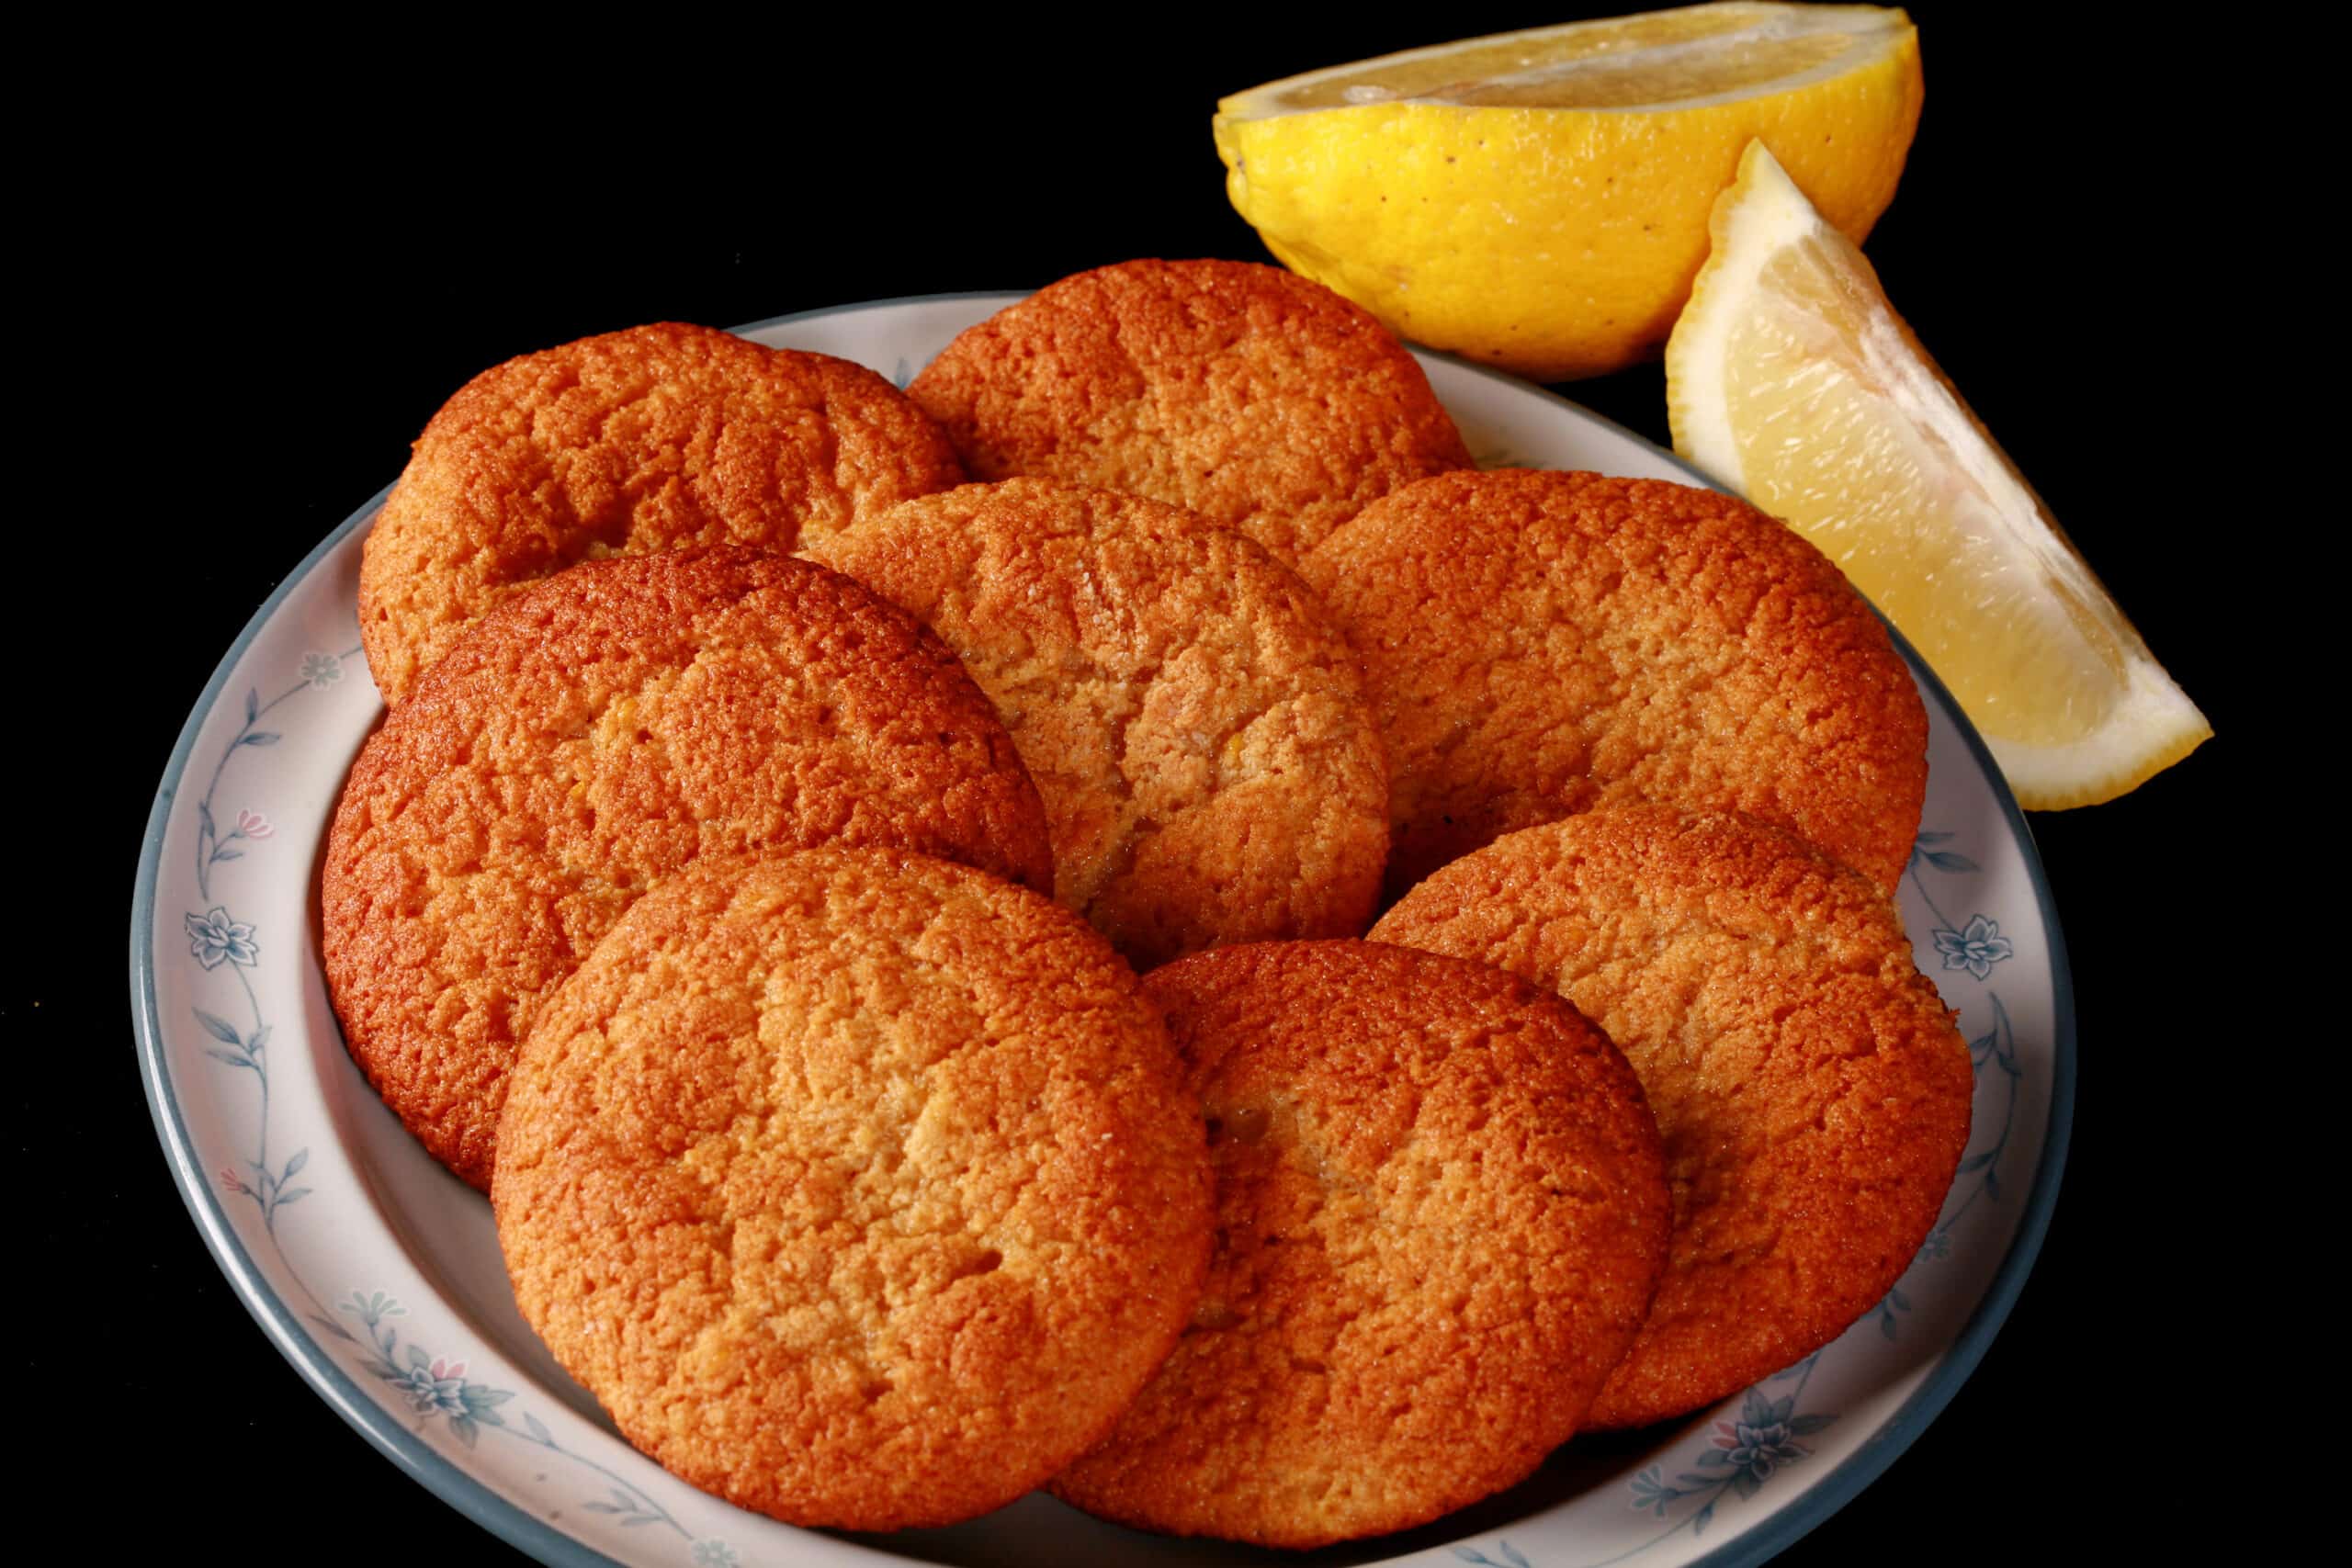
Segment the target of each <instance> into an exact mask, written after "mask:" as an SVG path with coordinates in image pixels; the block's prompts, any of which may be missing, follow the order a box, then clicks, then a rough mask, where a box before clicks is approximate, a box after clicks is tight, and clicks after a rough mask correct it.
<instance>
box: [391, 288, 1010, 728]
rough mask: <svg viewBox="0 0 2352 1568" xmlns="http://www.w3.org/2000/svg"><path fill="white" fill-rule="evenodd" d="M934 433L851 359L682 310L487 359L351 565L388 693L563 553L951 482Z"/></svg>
mask: <svg viewBox="0 0 2352 1568" xmlns="http://www.w3.org/2000/svg"><path fill="white" fill-rule="evenodd" d="M963 477H964V475H963V470H962V469H960V468H957V467H956V455H955V453H954V451H953V450H952V449H951V448H950V447H949V446H948V445H947V439H946V437H945V436H944V435H943V434H940V431H939V427H938V426H936V425H934V424H933V423H931V421H930V420H929V419H927V418H925V417H924V416H923V414H922V411H921V410H919V409H917V408H916V407H915V406H914V405H913V404H912V403H910V402H909V401H908V400H906V398H905V397H904V396H902V395H901V394H900V393H899V390H898V389H896V388H895V387H893V386H891V385H890V383H889V382H888V381H886V380H884V379H883V378H881V377H879V376H876V374H874V372H873V371H871V370H868V369H865V367H862V366H857V365H853V364H851V363H849V361H847V360H845V359H833V358H829V357H828V356H826V355H821V354H798V353H795V352H793V351H791V350H788V349H774V348H763V347H762V346H761V345H759V344H755V343H748V342H746V341H745V340H743V339H742V338H739V337H736V336H734V335H733V334H732V333H722V332H718V331H714V330H713V329H711V328H709V327H690V326H682V325H680V324H678V323H676V322H674V321H672V322H662V323H660V324H657V325H654V326H647V327H636V328H632V329H631V330H629V331H628V332H619V333H605V334H604V335H603V336H601V337H591V338H582V339H581V340H580V341H579V342H577V343H568V344H563V345H562V346H561V347H560V348H550V349H546V350H543V351H542V352H540V353H537V354H526V355H523V356H522V357H521V358H519V359H510V360H508V361H507V362H506V363H505V364H503V365H501V366H498V367H495V368H493V369H490V370H485V371H483V372H482V373H481V375H479V376H477V377H475V378H473V379H472V380H470V381H469V382H467V383H466V385H465V386H464V387H463V388H462V389H459V390H458V394H457V396H455V397H453V398H451V399H450V400H448V401H447V403H445V404H443V405H442V407H441V412H438V413H436V414H435V415H434V416H433V421H432V423H429V424H427V425H426V426H425V427H424V434H423V435H422V436H420V437H418V439H417V443H416V449H415V452H414V454H413V456H412V457H410V458H409V464H408V468H406V470H405V471H403V472H402V473H401V480H400V483H399V485H398V486H397V487H395V488H394V490H393V491H392V493H391V497H390V500H388V501H386V502H384V509H383V511H382V512H381V513H379V514H378V516H377V518H376V521H375V523H374V524H373V525H371V526H370V527H369V528H368V543H367V547H366V549H365V551H364V552H363V554H362V557H361V560H360V567H359V635H360V638H361V641H362V642H363V643H364V645H365V646H366V648H367V651H368V670H369V671H371V672H372V673H373V674H374V675H375V677H376V685H377V687H378V688H379V690H380V691H382V693H383V694H384V700H385V701H387V702H390V703H398V702H400V701H401V700H402V699H404V698H405V697H406V696H407V695H408V694H409V692H410V691H411V690H412V689H413V687H414V686H415V684H416V681H417V676H418V675H419V673H421V672H422V671H423V670H424V667H425V666H427V665H429V664H431V663H432V662H433V661H434V660H436V659H438V658H440V657H441V655H443V654H444V653H446V652H447V651H448V650H449V648H450V646H451V645H452V644H453V643H455V642H456V641H457V639H458V637H459V636H461V635H462V634H463V633H464V631H465V628H466V627H467V626H469V625H470V624H471V623H472V622H473V621H475V620H476V619H478V618H479V617H480V616H481V615H483V614H484V613H486V612H487V611H488V610H489V609H490V608H491V607H492V605H494V604H497V603H498V602H499V601H500V600H501V599H503V598H504V597H505V596H506V595H507V594H509V593H512V592H515V590H516V589H517V588H519V587H521V586H522V585H523V584H525V583H526V582H531V581H536V580H537V579H539V578H542V577H546V576H547V575H548V574H549V573H551V572H557V571H560V570H563V569H564V568H565V567H567V566H570V565H571V564H572V563H573V562H575V561H581V560H593V559H597V558H603V557H605V556H615V555H645V554H648V553H650V552H652V551H655V550H674V549H706V548H709V547H714V546H720V545H758V546H763V547H768V548H772V549H778V550H790V549H792V548H794V547H796V546H797V544H798V543H800V542H801V541H802V540H805V539H809V538H814V537H818V536H821V535H823V534H824V533H825V532H826V531H827V530H829V529H832V528H837V527H839V526H841V525H842V524H843V523H846V522H848V521H849V520H850V519H851V518H852V517H854V516H857V515H860V514H862V513H866V512H869V511H873V510H875V509H876V508H879V507H884V506H888V505H891V504H893V503H895V502H899V501H902V500H904V499H906V498H907V497H909V496H912V495H921V494H922V493H923V492H924V491H933V490H938V489H941V488H942V487H944V486H946V485H952V484H956V483H958V482H959V481H961V480H962V479H963Z"/></svg>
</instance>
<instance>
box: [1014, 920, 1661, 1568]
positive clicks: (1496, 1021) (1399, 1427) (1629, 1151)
mask: <svg viewBox="0 0 2352 1568" xmlns="http://www.w3.org/2000/svg"><path fill="white" fill-rule="evenodd" d="M1144 988H1145V991H1146V993H1147V994H1148V995H1149V996H1150V998H1152V999H1153V1000H1154V1001H1156V1002H1158V1003H1159V1005H1160V1006H1161V1007H1163V1008H1164V1009H1165V1010H1167V1012H1168V1017H1169V1028H1170V1032H1171V1034H1172V1035H1173V1037H1174V1039H1175V1042H1176V1045H1177V1048H1178V1050H1179V1051H1180V1052H1181V1053H1182V1056H1183V1059H1184V1065H1185V1068H1186V1071H1187V1072H1188V1074H1189V1075H1190V1078H1191V1083H1192V1087H1193V1091H1194V1093H1195V1094H1196V1095H1197V1096H1198V1098H1199V1100H1200V1101H1201V1103H1203V1104H1204V1106H1205V1107H1206V1109H1207V1113H1208V1116H1209V1139H1210V1158H1211V1162H1212V1165H1213V1167H1214V1168H1215V1171H1216V1227H1217V1230H1216V1254H1215V1258H1214V1259H1213V1261H1212V1262H1211V1264H1210V1269H1209V1277H1208V1281H1207V1283H1206V1285H1205V1286H1204V1289H1203V1292H1202V1294H1201V1299H1200V1304H1199V1306H1198V1307H1197V1308H1196V1309H1195V1310H1194V1312H1193V1317H1192V1322H1191V1324H1190V1325H1189V1326H1188V1327H1187V1329H1186V1331H1185V1334H1184V1337H1183V1338H1182V1340H1180V1341H1179V1342H1178V1344H1177V1347H1176V1348H1175V1350H1174V1351H1173V1352H1172V1353H1171V1354H1170V1356H1169V1358H1168V1360H1167V1362H1166V1363H1165V1365H1163V1366H1162V1367H1161V1369H1160V1371H1159V1375H1158V1376H1157V1377H1155V1378H1154V1379H1153V1380H1152V1381H1151V1382H1150V1383H1148V1385H1147V1386H1146V1387H1145V1389H1144V1391H1143V1392H1142V1393H1140V1394H1138V1395H1137V1396H1136V1401H1135V1403H1134V1404H1132V1405H1131V1406H1129V1407H1128V1409H1127V1411H1126V1413H1125V1415H1124V1416H1121V1418H1120V1420H1119V1423H1118V1425H1117V1426H1116V1427H1114V1428H1113V1430H1112V1433H1111V1436H1110V1437H1109V1438H1107V1439H1106V1440H1105V1441H1104V1442H1103V1444H1102V1445H1101V1446H1099V1447H1097V1448H1096V1449H1094V1450H1092V1451H1091V1452H1090V1453H1088V1454H1087V1455H1086V1457H1085V1458H1084V1459H1082V1460H1080V1461H1079V1462H1078V1463H1076V1464H1075V1465H1073V1466H1071V1467H1070V1468H1069V1470H1067V1471H1065V1472H1062V1474H1061V1475H1060V1477H1059V1478H1058V1479H1057V1481H1056V1482H1055V1483H1054V1490H1055V1491H1056V1493H1057V1494H1058V1495H1061V1496H1062V1497H1064V1498H1066V1499H1067V1500H1069V1501H1070V1502H1072V1503H1075V1504H1077V1505H1078V1506H1080V1507H1082V1508H1085V1509H1087V1510H1088V1511H1090V1512H1091V1513H1095V1514H1099V1515H1101V1516H1103V1517H1106V1518H1111V1519H1115V1520H1118V1521H1120V1522H1122V1523H1125V1524H1131V1525H1136V1526H1140V1527H1142V1528H1144V1529H1155V1530H1163V1531H1168V1532H1171V1533H1176V1534H1183V1535H1195V1534H1204V1535H1215V1536H1223V1537H1227V1538H1230V1539H1236V1540H1252V1541H1258V1542H1261V1543H1263V1544H1268V1545H1278V1546H1287V1547H1311V1546H1317V1545H1322V1544H1324V1543H1327V1542H1330V1541H1335V1540H1348V1539H1352V1538H1355V1537H1359V1536H1365V1535H1374V1534H1379V1533H1382V1532H1385V1531H1389V1530H1396V1529H1405V1528H1407V1527H1408V1526H1411V1525H1415V1524H1419V1523H1421V1522H1422V1521H1424V1520H1427V1519H1430V1518H1434V1517H1437V1516H1439V1515H1440V1514H1443V1513H1446V1512H1449V1511H1450V1510H1452V1509H1454V1508H1458V1507H1461V1506H1464V1505H1466V1504H1469V1503H1472V1502H1475V1501H1476V1500H1477V1499H1478V1498H1480V1497H1484V1496H1487V1495H1489V1494H1491V1493H1494V1492H1497V1491H1499V1490H1501V1489H1502V1488H1504V1487H1506V1486H1509V1485H1510V1484H1512V1483H1515V1482H1517V1481H1519V1480H1520V1479H1521V1477H1522V1476H1524V1475H1526V1474H1527V1473H1528V1472H1530V1471H1532V1469H1533V1468H1534V1467H1535V1466H1536V1465H1537V1464H1538V1463H1539V1462H1540V1461H1542V1460H1543V1458H1544V1455H1545V1454H1547V1453H1549V1452H1550V1451H1551V1450H1553V1449H1554V1448H1555V1447H1556V1446H1557V1445H1559V1444H1560V1443H1561V1442H1563V1441H1565V1440H1566V1438H1568V1437H1569V1435H1570V1434H1571V1433H1572V1432H1573V1431H1574V1430H1575V1429H1576V1428H1577V1426H1578V1425H1579V1423H1580V1421H1581V1419H1582V1416H1583V1414H1584V1410H1585V1407H1586V1405H1587V1404H1589V1402H1590V1401H1591V1399H1592V1397H1593V1395H1594V1393H1596V1392H1597V1391H1598V1390H1599V1389H1600V1386H1601V1380H1602V1379H1603V1378H1604V1377H1606V1376H1607V1374H1608V1372H1609V1370H1610V1368H1611V1367H1612V1366H1614V1365H1615V1364H1616V1361H1617V1359H1618V1357H1619V1356H1620V1355H1621V1354H1622V1353H1623V1350H1624V1348H1625V1347H1626V1346H1627V1345H1628V1344H1629V1343H1631V1341H1632V1339H1633V1337H1634V1331H1635V1329H1636V1327H1637V1326H1638V1325H1640V1323H1641V1321H1642V1316H1643V1314H1644V1312H1645V1309H1646V1308H1647V1307H1648V1305H1649V1301H1650V1293H1651V1290H1652V1287H1653V1286H1654V1284H1655V1283H1656V1280H1657V1270H1658V1267H1659V1265H1660V1263H1661V1261H1662V1260H1663V1258H1664V1257H1665V1248H1666V1231H1667V1213H1668V1205H1667V1193H1666V1185H1665V1181H1664V1178H1663V1176H1662V1173H1661V1165H1660V1156H1659V1152H1658V1143H1657V1130H1656V1128H1655V1126H1654V1125H1653V1124H1652V1122H1651V1120H1650V1114H1649V1112H1648V1111H1647V1110H1646V1109H1645V1107H1644V1104H1643V1100H1642V1094H1641V1089H1640V1086H1639V1084H1638V1083H1637V1082H1636V1081H1635V1079H1634V1074H1633V1072H1632V1070H1631V1069H1630V1068H1629V1067H1628V1066H1626V1064H1625V1061H1624V1059H1623V1057H1622V1056H1621V1055H1619V1054H1618V1053H1617V1051H1616V1050H1615V1049H1614V1048H1613V1047H1612V1046H1611V1044H1610V1043H1609V1042H1608V1041H1607V1040H1606V1039H1605V1038H1603V1037H1602V1035H1601V1033H1600V1031H1599V1030H1597V1029H1595V1028H1593V1027H1592V1025H1591V1024H1589V1022H1587V1021H1585V1020H1584V1019H1583V1018H1581V1017H1579V1016H1578V1015H1577V1012H1576V1010H1574V1009H1573V1008H1570V1007H1568V1006H1567V1005H1566V1004H1565V1003H1563V1002H1562V1001H1561V1000H1560V999H1559V998H1557V997H1555V996H1553V995H1552V994H1550V993H1549V992H1547V991H1545V990H1544V989H1543V988H1542V987H1538V986H1533V985H1531V984H1529V983H1528V982H1526V981H1524V980H1521V979H1520V978H1518V977H1516V976H1510V975H1507V974H1504V973H1503V972H1501V971H1500V970H1497V969H1492V968H1489V967H1487V966H1486V965H1484V964H1470V963H1464V962H1462V961H1460V960H1457V959H1452V958H1446V957H1442V956H1438V955H1434V954H1430V953H1416V952H1411V951H1408V950H1406V949H1403V948H1397V947H1392V946H1386V945H1383V944H1380V943H1374V942H1281V943H1265V944H1259V945H1252V946H1246V947H1229V948H1216V949H1213V950H1212V951H1210V952H1207V953H1200V954H1197V955H1195V956H1193V957H1191V958H1187V959H1184V960H1182V961H1180V962H1178V963H1176V964H1170V965H1169V966H1168V967H1167V968H1165V969H1161V970H1159V971H1157V972H1155V973H1154V974H1152V975H1150V976H1147V977H1146V978H1145V980H1144Z"/></svg>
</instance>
